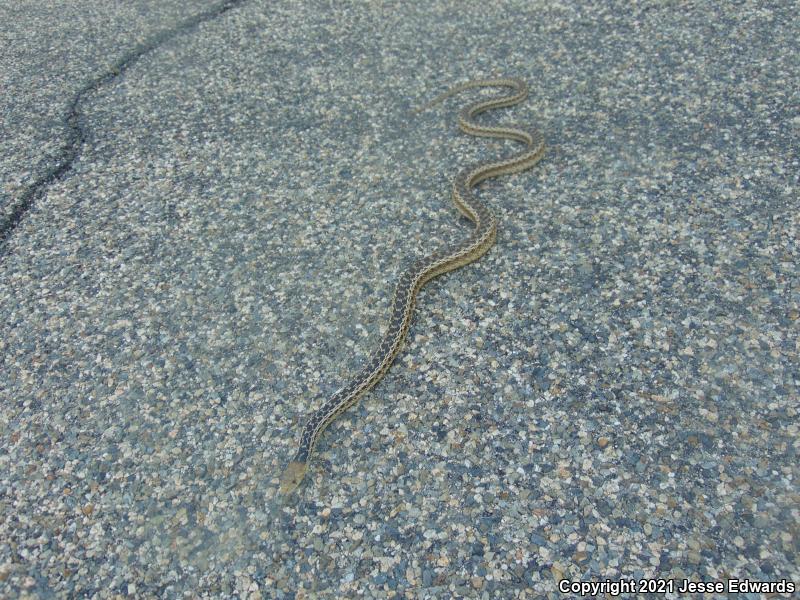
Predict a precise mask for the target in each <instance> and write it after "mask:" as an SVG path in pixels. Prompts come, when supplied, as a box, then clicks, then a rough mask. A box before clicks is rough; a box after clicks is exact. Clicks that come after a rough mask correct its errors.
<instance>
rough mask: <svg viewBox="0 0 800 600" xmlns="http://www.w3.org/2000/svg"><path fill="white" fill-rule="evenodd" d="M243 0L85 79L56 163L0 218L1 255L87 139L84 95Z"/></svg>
mask: <svg viewBox="0 0 800 600" xmlns="http://www.w3.org/2000/svg"><path fill="white" fill-rule="evenodd" d="M245 1H246V0H225V1H224V2H222V3H221V4H219V5H217V6H216V7H214V8H211V9H209V10H207V11H204V12H201V13H199V14H196V15H194V16H193V17H190V18H189V19H187V20H185V21H183V22H182V23H180V24H178V25H176V26H175V27H172V28H171V29H166V30H164V31H162V32H160V33H157V34H156V35H154V36H153V37H152V38H150V40H148V41H147V42H145V43H144V44H140V45H138V46H136V47H135V48H134V49H133V50H131V51H129V52H127V53H126V54H124V55H123V56H122V57H120V58H119V59H117V61H116V62H115V63H114V64H113V65H112V66H111V67H110V68H109V70H108V71H106V72H104V73H101V74H100V75H97V76H96V77H94V78H93V79H91V80H90V81H88V82H87V83H86V84H85V85H84V86H83V87H82V88H81V89H80V90H78V92H77V93H76V94H75V96H74V97H73V99H72V101H71V102H70V103H69V106H68V108H67V112H66V117H65V118H64V120H63V123H64V124H65V125H66V129H67V139H66V142H65V144H64V146H63V147H62V149H61V153H60V155H59V156H58V157H57V159H56V165H55V166H54V167H51V168H50V169H48V170H47V172H45V173H44V175H42V176H41V177H39V178H38V179H37V180H36V181H34V182H33V183H32V184H31V185H30V186H28V187H27V189H26V190H25V191H24V192H22V194H21V195H20V197H19V199H18V200H17V201H16V202H14V201H12V203H13V206H12V207H11V210H10V211H9V212H10V214H9V215H8V216H6V217H4V218H2V219H0V257H2V256H4V255H5V254H6V253H7V245H8V244H7V242H8V240H9V238H10V237H11V234H12V233H13V232H14V230H15V229H16V227H17V225H19V223H20V222H21V221H22V218H23V217H24V216H25V214H26V213H27V212H28V211H29V210H30V209H31V208H32V207H33V204H34V202H35V201H36V200H37V199H39V198H41V197H42V196H43V195H44V193H45V190H46V189H47V187H48V186H50V185H51V184H53V183H55V182H56V181H59V180H61V179H62V178H63V177H64V175H65V174H66V173H68V172H69V171H70V169H71V168H72V165H73V163H74V162H75V160H76V159H77V158H78V156H79V155H80V151H81V148H82V146H83V144H84V142H85V141H86V131H85V129H84V127H83V125H82V123H81V103H82V102H83V100H84V98H85V97H86V96H87V95H88V94H91V93H92V92H94V91H96V90H97V89H99V88H100V86H102V85H104V84H106V83H108V82H110V81H113V80H114V79H117V78H118V77H120V76H121V75H122V74H123V73H124V72H125V71H127V70H128V68H130V67H131V66H133V65H134V64H135V63H136V62H137V61H138V60H139V59H140V58H141V57H142V56H144V55H145V54H147V53H149V52H152V51H153V50H155V49H156V48H158V47H159V46H161V45H162V44H164V43H165V42H167V41H169V40H170V39H172V38H174V37H176V36H178V35H180V34H181V33H184V32H186V31H188V30H190V29H192V28H194V27H196V26H197V25H199V24H200V23H204V22H206V21H210V20H212V19H215V18H217V17H219V16H220V15H222V14H224V13H226V12H228V11H229V10H231V9H232V8H236V7H237V6H239V5H240V4H243V3H244V2H245Z"/></svg>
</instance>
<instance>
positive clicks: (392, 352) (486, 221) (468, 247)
mask: <svg viewBox="0 0 800 600" xmlns="http://www.w3.org/2000/svg"><path fill="white" fill-rule="evenodd" d="M479 87H503V88H510V89H511V91H510V92H509V93H506V94H503V95H500V96H494V97H491V98H488V99H485V100H481V101H478V102H475V103H473V104H470V105H468V106H467V107H465V108H464V109H462V110H461V112H460V113H459V116H458V126H459V128H460V129H461V130H462V131H463V132H465V133H468V134H470V135H475V136H480V137H491V138H507V139H512V140H516V141H518V142H522V143H523V144H525V149H524V150H522V151H521V152H519V153H518V154H515V155H513V156H511V157H509V158H504V159H501V160H494V161H486V162H481V163H478V164H475V165H472V166H469V167H466V168H465V169H463V170H462V171H461V172H459V174H458V175H457V176H456V178H455V181H454V182H453V202H454V203H455V205H456V208H458V210H459V211H460V212H461V213H462V214H463V215H465V216H466V217H467V218H468V219H469V220H470V221H472V222H473V224H474V229H473V231H472V234H471V235H470V236H469V237H468V238H467V239H465V240H464V241H463V242H461V243H458V244H454V245H453V246H451V247H448V248H445V249H442V250H439V251H437V252H434V253H433V254H430V255H428V256H426V257H425V258H422V259H420V260H417V261H416V262H414V263H413V264H412V265H411V266H410V267H408V268H407V269H406V270H405V271H404V272H403V273H402V275H401V276H400V280H399V281H398V283H397V288H396V290H395V294H394V300H393V301H392V308H391V317H390V318H389V324H388V327H387V330H386V333H384V335H383V338H382V339H381V343H380V346H379V347H378V349H377V350H376V352H375V353H374V354H373V355H372V356H371V357H370V359H369V360H368V361H367V364H366V365H365V366H364V367H363V368H362V369H361V370H360V371H359V372H358V373H357V374H356V375H355V376H354V377H353V378H352V379H350V381H349V382H348V383H347V384H346V385H345V386H344V387H343V388H341V389H340V390H338V391H337V392H336V393H334V394H333V395H332V396H331V397H330V398H329V399H328V400H327V401H326V402H325V403H324V404H323V405H322V406H321V407H320V408H319V409H317V410H316V411H314V412H313V413H311V415H310V416H309V418H308V420H307V422H306V423H305V426H304V427H303V432H302V434H301V437H300V444H299V447H298V449H297V453H296V454H295V456H294V458H293V459H292V461H291V462H290V463H289V465H288V466H287V467H286V470H285V471H284V473H283V475H282V477H281V481H280V493H281V494H290V493H291V492H293V491H294V490H295V489H296V488H297V486H298V485H299V484H300V482H301V481H302V479H303V476H304V475H305V472H306V470H307V468H308V463H309V460H310V459H311V455H312V453H313V451H314V447H315V446H316V443H317V440H318V439H319V437H320V434H321V433H322V431H323V430H324V429H325V428H326V427H327V426H328V425H330V423H331V422H332V421H333V420H334V419H336V418H337V417H338V416H339V415H340V414H341V413H343V412H344V411H345V410H347V409H348V408H350V407H351V406H352V405H353V404H355V402H356V401H357V400H358V399H359V398H360V397H361V396H362V395H363V394H364V393H365V392H367V391H368V390H369V389H371V388H372V387H373V386H374V385H375V384H376V383H378V381H380V380H381V378H382V377H383V376H384V375H385V374H386V371H387V370H388V369H389V366H390V365H391V364H392V361H394V359H395V357H396V356H397V354H398V352H399V351H400V348H401V347H402V344H403V341H404V339H405V337H406V334H407V333H408V328H409V325H410V323H411V318H412V316H413V312H414V304H415V301H416V297H417V293H418V292H419V290H420V288H422V286H423V285H425V283H426V282H428V281H430V280H431V279H432V278H434V277H436V276H437V275H441V274H442V273H447V272H448V271H452V270H453V269H457V268H458V267H460V266H463V265H466V264H469V263H471V262H473V261H475V260H477V259H478V258H479V257H480V256H482V255H483V254H484V253H485V252H486V251H487V250H488V249H489V248H490V247H491V246H492V244H493V243H494V240H495V236H496V233H497V219H496V218H495V216H494V215H493V214H492V212H491V211H490V210H489V209H488V208H487V207H486V206H485V205H484V204H482V203H481V202H480V201H479V200H478V199H477V198H476V197H475V196H474V195H473V193H472V188H474V187H475V186H476V185H478V183H480V182H481V181H483V180H485V179H488V178H490V177H497V176H499V175H505V174H509V173H517V172H519V171H523V170H525V169H529V168H531V167H532V166H533V165H534V164H536V163H537V162H538V161H539V159H541V157H542V155H543V154H544V138H543V137H542V134H541V133H540V132H539V131H537V130H536V129H533V128H530V127H523V126H518V125H500V126H492V125H481V124H479V123H476V122H475V120H474V119H475V117H476V116H477V115H479V114H480V113H483V112H485V111H488V110H490V109H494V108H502V107H507V106H513V105H515V104H518V103H519V102H522V100H524V99H525V98H526V96H527V95H528V88H527V86H526V85H525V82H523V81H521V80H519V79H512V78H502V79H478V80H473V81H468V82H466V83H462V84H460V85H457V86H455V87H453V88H451V89H450V90H448V91H447V92H445V93H443V94H441V95H440V96H438V97H436V98H435V99H434V100H432V101H431V102H429V103H428V104H426V105H425V106H423V107H421V108H420V109H418V110H417V111H415V112H420V111H421V110H424V109H426V108H429V107H431V106H434V105H436V104H438V103H439V102H441V101H443V100H445V99H446V98H448V97H450V96H452V95H454V94H456V93H458V92H461V91H464V90H467V89H471V88H479Z"/></svg>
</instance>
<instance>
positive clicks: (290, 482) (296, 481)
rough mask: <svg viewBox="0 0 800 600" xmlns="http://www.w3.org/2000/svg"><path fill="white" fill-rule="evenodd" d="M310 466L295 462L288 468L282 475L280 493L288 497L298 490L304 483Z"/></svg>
mask: <svg viewBox="0 0 800 600" xmlns="http://www.w3.org/2000/svg"><path fill="white" fill-rule="evenodd" d="M307 468H308V464H307V463H304V462H299V461H296V460H293V461H291V462H290V463H289V465H288V466H287V467H286V470H285V471H284V472H283V475H281V487H280V493H281V494H283V495H284V496H287V495H289V494H291V493H292V492H294V491H295V490H296V489H297V486H298V485H300V482H301V481H303V476H304V475H305V474H306V469H307Z"/></svg>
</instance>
